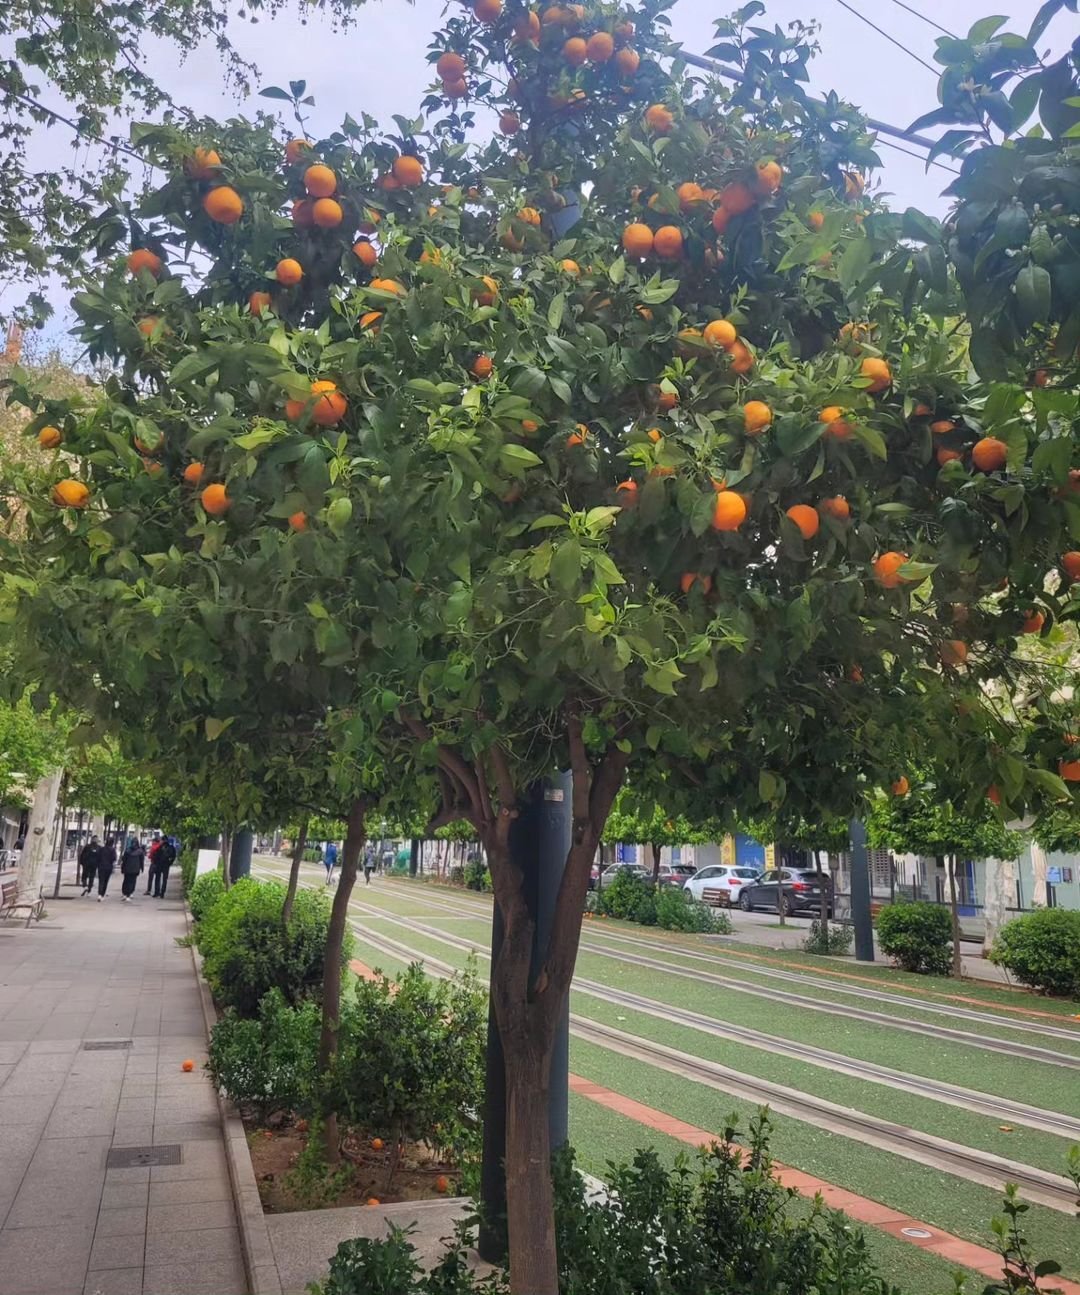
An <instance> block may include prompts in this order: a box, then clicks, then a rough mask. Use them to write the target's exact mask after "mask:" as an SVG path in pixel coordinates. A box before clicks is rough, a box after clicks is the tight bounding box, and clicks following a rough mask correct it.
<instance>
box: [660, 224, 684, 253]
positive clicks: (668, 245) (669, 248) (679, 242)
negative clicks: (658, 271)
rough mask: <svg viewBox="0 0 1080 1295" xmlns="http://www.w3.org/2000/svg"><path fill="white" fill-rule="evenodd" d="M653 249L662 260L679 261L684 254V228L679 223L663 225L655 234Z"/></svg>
mask: <svg viewBox="0 0 1080 1295" xmlns="http://www.w3.org/2000/svg"><path fill="white" fill-rule="evenodd" d="M653 251H654V252H655V253H656V255H657V256H658V257H659V258H660V259H661V260H662V261H677V260H678V259H679V258H680V257H681V256H682V254H683V236H682V230H681V229H679V227H678V226H677V225H661V227H660V228H659V229H658V230H657V231H656V233H655V234H654V235H653Z"/></svg>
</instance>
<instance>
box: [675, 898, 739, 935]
mask: <svg viewBox="0 0 1080 1295" xmlns="http://www.w3.org/2000/svg"><path fill="white" fill-rule="evenodd" d="M656 925H657V926H662V927H663V928H664V929H665V930H666V931H708V932H710V933H711V934H713V935H727V934H728V933H729V932H730V931H731V918H730V917H728V915H727V913H722V912H721V911H720V910H719V909H716V908H710V906H709V905H708V904H703V903H701V901H700V900H697V899H694V897H693V896H692V895H690V894H688V893H687V892H686V891H685V890H683V889H682V888H681V887H679V886H663V887H661V889H660V890H659V891H658V892H657V895H656Z"/></svg>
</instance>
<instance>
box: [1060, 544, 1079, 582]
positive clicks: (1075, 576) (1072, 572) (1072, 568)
mask: <svg viewBox="0 0 1080 1295" xmlns="http://www.w3.org/2000/svg"><path fill="white" fill-rule="evenodd" d="M1061 569H1062V570H1063V571H1064V572H1065V574H1066V575H1067V576H1068V577H1069V579H1070V580H1080V550H1077V549H1070V550H1069V552H1068V553H1063V554H1062V555H1061Z"/></svg>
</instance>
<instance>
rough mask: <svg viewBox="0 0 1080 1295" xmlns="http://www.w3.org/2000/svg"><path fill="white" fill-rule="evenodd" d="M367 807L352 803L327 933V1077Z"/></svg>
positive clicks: (334, 1127) (328, 1123) (332, 1133)
mask: <svg viewBox="0 0 1080 1295" xmlns="http://www.w3.org/2000/svg"><path fill="white" fill-rule="evenodd" d="M366 808H367V806H366V803H365V802H364V801H363V800H357V801H354V802H353V805H352V808H351V809H350V810H349V817H348V819H347V820H346V821H347V829H346V832H345V843H344V845H343V847H342V851H341V868H340V870H339V872H338V883H337V889H336V890H335V891H334V903H333V907H332V908H331V909H330V927H329V929H328V931H327V933H326V952H325V955H324V959H325V961H324V964H323V991H322V1029H321V1031H320V1034H319V1072H320V1073H321V1074H325V1072H326V1071H327V1070H328V1069H329V1068H330V1065H331V1064H332V1062H333V1060H334V1057H335V1055H336V1053H337V1045H338V1025H339V1023H340V1018H341V951H342V948H343V946H344V943H345V921H346V918H347V917H348V913H349V898H350V896H351V895H352V890H353V883H354V882H355V881H356V869H357V865H358V864H359V862H360V855H361V853H362V852H363V849H364V814H365V811H366ZM338 1141H339V1140H338V1124H337V1112H336V1111H327V1112H326V1119H325V1122H324V1123H323V1149H324V1153H325V1157H326V1162H327V1164H331V1165H336V1164H337V1163H338V1162H339V1161H340V1159H341V1148H340V1146H339V1145H338Z"/></svg>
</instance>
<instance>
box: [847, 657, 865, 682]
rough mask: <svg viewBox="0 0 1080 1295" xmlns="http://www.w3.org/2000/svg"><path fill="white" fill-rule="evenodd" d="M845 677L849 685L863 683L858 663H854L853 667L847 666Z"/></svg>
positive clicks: (861, 671) (861, 670)
mask: <svg viewBox="0 0 1080 1295" xmlns="http://www.w3.org/2000/svg"><path fill="white" fill-rule="evenodd" d="M847 677H848V679H849V680H850V682H851V683H862V681H863V669H862V666H861V665H859V664H858V662H856V663H855V664H854V665H851V666H848V672H847Z"/></svg>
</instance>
